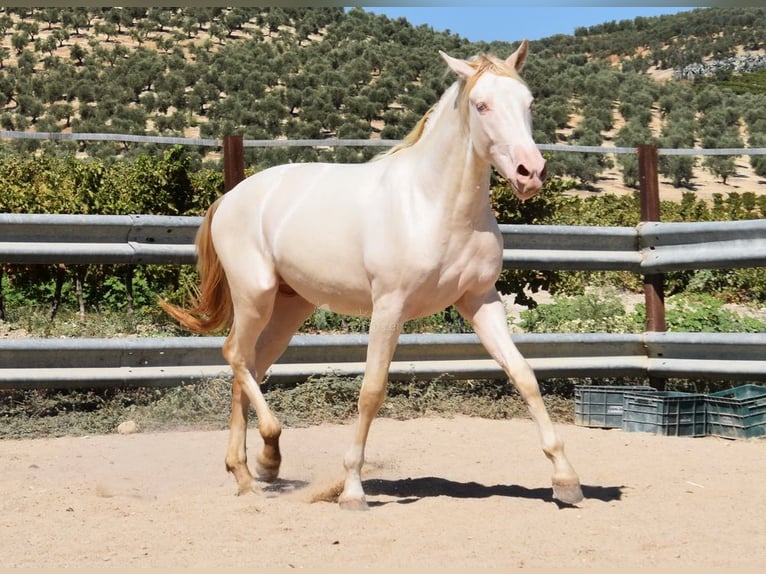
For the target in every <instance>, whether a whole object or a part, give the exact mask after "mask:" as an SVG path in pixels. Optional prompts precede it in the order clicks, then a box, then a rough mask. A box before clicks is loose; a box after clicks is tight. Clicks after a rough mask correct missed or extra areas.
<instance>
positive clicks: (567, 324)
mask: <svg viewBox="0 0 766 574" xmlns="http://www.w3.org/2000/svg"><path fill="white" fill-rule="evenodd" d="M519 326H520V327H521V328H522V329H523V330H525V331H528V332H548V333H630V332H636V331H639V330H640V324H639V323H637V322H636V318H635V315H633V314H628V313H627V312H626V310H625V307H624V305H623V303H622V301H620V299H619V298H618V297H617V295H615V294H613V293H607V294H604V295H599V294H586V295H577V296H575V297H565V298H562V299H559V300H557V301H556V302H554V303H546V304H541V305H538V306H537V307H535V308H534V309H529V310H527V311H523V312H522V313H521V323H520V325H519Z"/></svg>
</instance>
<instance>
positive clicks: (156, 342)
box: [0, 132, 766, 388]
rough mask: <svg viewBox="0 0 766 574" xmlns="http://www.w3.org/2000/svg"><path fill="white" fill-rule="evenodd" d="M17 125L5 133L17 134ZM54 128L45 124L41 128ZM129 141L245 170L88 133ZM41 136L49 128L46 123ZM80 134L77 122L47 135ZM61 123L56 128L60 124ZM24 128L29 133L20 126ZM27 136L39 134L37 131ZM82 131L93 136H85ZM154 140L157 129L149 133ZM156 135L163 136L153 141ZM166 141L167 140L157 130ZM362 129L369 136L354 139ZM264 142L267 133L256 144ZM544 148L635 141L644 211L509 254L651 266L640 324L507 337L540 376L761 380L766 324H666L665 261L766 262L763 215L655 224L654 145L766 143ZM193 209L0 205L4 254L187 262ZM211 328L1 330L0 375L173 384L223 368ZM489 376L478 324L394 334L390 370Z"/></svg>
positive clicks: (300, 365) (510, 247) (310, 363)
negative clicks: (118, 211)
mask: <svg viewBox="0 0 766 574" xmlns="http://www.w3.org/2000/svg"><path fill="white" fill-rule="evenodd" d="M14 134H16V132H0V138H1V137H12V136H13V135H14ZM48 135H50V134H48ZM87 135H89V136H92V137H95V138H96V139H99V138H98V137H97V136H106V135H108V136H109V138H108V139H119V138H123V139H124V138H131V139H130V141H154V143H186V144H191V145H220V146H221V147H222V148H223V151H224V175H225V182H226V189H230V188H231V187H233V185H235V184H236V183H237V182H238V181H240V180H241V179H242V177H243V174H244V159H243V148H244V147H246V146H253V145H260V144H262V143H264V142H246V141H244V140H243V139H242V138H241V137H238V136H229V137H227V138H224V140H223V142H218V141H217V140H185V139H183V138H147V137H144V136H117V137H116V138H115V135H114V134H87ZM42 136H43V137H44V136H45V134H42ZM53 136H54V137H56V138H57V139H63V138H64V137H70V138H71V139H83V134H76V135H74V136H72V135H63V134H53ZM59 136H60V137H59ZM24 137H31V136H29V135H28V134H25V136H24ZM34 137H41V136H40V135H39V134H35V135H34ZM84 139H88V138H87V137H85V138H84ZM155 140H157V141H155ZM159 140H162V141H159ZM165 140H172V141H165ZM359 142H364V143H359ZM393 143H396V142H387V141H383V142H381V141H380V140H377V141H375V142H374V143H372V142H370V141H369V140H359V141H357V140H349V141H346V140H335V141H333V140H321V141H313V140H306V141H299V142H284V141H277V142H269V145H317V144H318V145H392V144H393ZM264 145H265V144H264ZM540 147H541V148H543V149H554V148H555V149H556V150H559V151H579V152H598V153H638V157H639V169H640V177H639V181H640V183H641V210H642V220H643V223H642V224H640V225H639V226H637V227H635V228H627V227H611V228H607V227H581V226H526V225H503V226H501V231H502V233H503V239H504V247H505V249H504V253H503V263H504V266H505V267H513V268H527V269H568V270H572V269H587V270H628V271H633V272H636V273H640V274H643V275H644V277H645V282H644V283H645V297H646V303H647V332H646V333H643V334H636V335H609V334H576V335H575V334H556V335H554V334H524V335H515V336H514V341H515V343H516V344H517V346H518V347H519V349H520V350H521V352H522V353H524V355H525V356H526V357H527V358H528V359H529V361H530V364H531V365H532V367H533V368H534V369H535V371H536V372H537V374H538V377H539V378H552V377H554V378H567V377H595V376H628V375H629V376H645V377H649V378H650V379H654V380H655V381H657V380H659V379H661V378H664V377H717V378H727V379H747V380H766V358H764V354H763V349H764V348H766V347H765V345H766V333H756V334H737V333H735V334H731V333H729V334H722V333H714V334H711V333H706V334H703V333H665V332H663V331H664V306H663V293H662V273H664V272H666V271H671V270H678V269H702V268H735V267H750V266H761V265H766V220H752V221H742V222H707V223H660V222H659V221H658V220H659V215H660V214H659V191H658V181H657V156H658V154H662V153H667V154H668V155H670V154H677V153H679V152H684V153H690V154H697V153H701V154H717V155H755V154H760V155H763V154H766V149H755V150H754V149H741V150H729V149H727V150H657V148H655V147H653V146H640V147H639V148H637V149H633V148H595V147H593V148H591V147H577V148H573V147H570V146H540ZM199 223H200V218H189V217H163V216H145V215H131V216H73V215H25V214H0V229H2V235H1V236H0V261H2V262H4V263H25V264H42V263H73V264H74V263H82V264H85V263H129V264H148V263H155V264H188V263H193V262H194V259H195V251H194V245H193V237H194V235H195V233H196V229H197V227H198V226H199ZM221 343H222V339H220V338H217V337H212V338H211V337H207V338H197V337H182V338H158V339H150V338H147V339H134V338H128V339H68V340H48V339H19V340H3V341H0V388H53V387H99V386H107V385H121V386H126V385H168V384H177V383H178V382H180V381H182V380H191V379H198V378H201V377H208V376H211V375H215V374H220V373H228V368H227V367H226V365H225V364H224V362H223V360H222V358H221V356H220V346H221ZM365 348H366V337H364V336H356V335H341V336H328V335H319V336H308V335H296V336H295V337H294V338H293V340H292V342H291V344H290V346H289V348H288V350H287V351H286V352H285V354H284V355H283V356H282V357H281V358H280V360H279V361H278V362H277V364H275V365H274V366H273V368H272V370H271V372H270V380H271V381H274V382H279V381H296V380H303V379H305V378H307V377H309V376H311V375H312V374H320V373H322V372H334V373H339V374H359V373H361V372H362V370H363V361H364V353H365ZM444 374H448V375H449V376H452V377H456V378H460V377H463V378H465V377H470V378H493V377H501V376H503V374H502V373H501V371H500V370H499V367H498V366H497V365H496V364H495V363H494V362H493V361H491V360H490V359H489V357H488V355H487V354H486V352H485V351H484V349H483V348H482V347H481V345H480V344H479V342H478V340H477V339H476V338H475V336H473V335H402V336H401V338H400V344H399V348H398V350H397V354H396V355H395V357H394V363H393V364H392V368H391V376H392V378H415V379H419V378H432V377H436V376H440V375H444Z"/></svg>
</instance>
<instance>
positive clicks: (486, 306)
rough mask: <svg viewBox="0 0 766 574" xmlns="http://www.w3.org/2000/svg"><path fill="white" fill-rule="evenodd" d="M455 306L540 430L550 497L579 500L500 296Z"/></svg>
mask: <svg viewBox="0 0 766 574" xmlns="http://www.w3.org/2000/svg"><path fill="white" fill-rule="evenodd" d="M456 307H457V309H458V310H459V311H460V313H461V314H462V315H463V316H464V317H465V318H466V319H467V320H468V321H470V322H471V324H472V325H473V329H474V331H475V333H476V334H477V335H478V337H479V340H480V341H481V342H482V344H483V345H484V347H485V348H486V349H487V351H488V352H489V354H490V355H491V356H492V358H493V359H495V360H496V361H497V362H498V363H499V364H500V366H501V367H502V368H503V370H504V371H505V373H506V374H507V375H508V377H509V378H510V380H511V381H512V382H513V384H514V385H515V386H516V388H517V389H518V391H519V393H520V394H521V397H522V399H524V402H525V403H526V405H527V407H528V408H529V412H530V414H531V415H532V419H533V420H534V421H535V423H536V424H537V430H538V432H539V433H540V440H541V442H542V447H543V452H544V453H545V455H546V456H547V457H548V458H549V459H550V461H551V462H552V463H553V496H554V497H555V498H557V499H558V500H560V501H562V502H565V503H568V504H576V503H577V502H580V501H581V500H582V498H583V495H582V489H581V488H580V480H579V478H578V477H577V473H576V472H575V470H574V468H573V467H572V465H571V464H570V463H569V460H568V459H567V457H566V455H565V454H564V443H563V442H562V440H561V439H560V438H559V436H558V434H557V433H556V431H555V429H554V428H553V423H552V422H551V419H550V416H548V411H547V410H546V408H545V404H544V403H543V399H542V396H541V395H540V388H539V386H538V384H537V378H536V377H535V375H534V373H533V372H532V369H531V367H530V366H529V364H528V363H527V361H526V360H525V359H524V357H522V356H521V353H519V351H518V349H517V348H516V345H514V343H513V341H512V340H511V335H510V333H509V331H508V323H507V319H506V313H505V308H504V307H503V303H502V301H501V300H500V295H499V294H498V292H497V291H495V290H492V291H487V292H484V293H468V294H466V295H465V296H463V298H462V299H461V300H460V301H458V302H457V304H456Z"/></svg>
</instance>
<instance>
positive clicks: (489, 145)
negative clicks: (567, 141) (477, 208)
mask: <svg viewBox="0 0 766 574" xmlns="http://www.w3.org/2000/svg"><path fill="white" fill-rule="evenodd" d="M527 47H528V44H527V41H526V40H524V41H523V42H522V43H521V46H519V48H518V49H517V50H516V51H515V52H514V53H513V54H511V55H510V56H509V57H508V58H507V59H506V60H499V59H496V58H493V57H490V56H479V57H478V58H476V59H473V60H470V61H466V60H460V59H457V58H453V57H451V56H448V55H447V54H445V53H444V52H440V53H441V55H442V57H443V58H444V60H445V61H446V62H447V64H448V65H449V67H450V68H451V69H452V70H453V71H454V72H455V73H456V74H457V75H458V76H459V77H460V80H461V92H460V93H461V96H459V97H460V100H461V101H460V103H459V105H460V106H461V107H462V111H463V113H464V114H466V119H467V125H468V129H469V131H470V138H471V141H472V143H473V146H474V148H475V150H476V152H477V153H478V154H479V155H480V156H481V157H482V158H484V159H485V160H486V161H488V162H489V163H491V164H492V165H494V166H495V168H496V169H497V170H498V171H499V172H500V173H501V174H502V175H503V176H504V177H505V178H507V179H508V181H510V182H511V186H512V187H513V190H514V192H515V194H516V196H517V197H518V198H519V199H521V200H526V199H529V198H530V197H532V196H534V195H535V194H537V193H538V192H539V191H540V189H541V188H542V185H543V181H544V180H545V176H546V168H545V159H544V158H543V156H542V155H541V154H540V151H539V150H538V149H537V146H536V145H535V142H534V141H533V139H532V113H531V110H530V108H531V105H532V94H531V93H530V91H529V88H528V87H527V85H526V84H525V83H524V82H523V81H522V80H521V77H520V76H519V74H518V72H519V70H521V68H522V67H523V66H524V60H525V59H526V57H527Z"/></svg>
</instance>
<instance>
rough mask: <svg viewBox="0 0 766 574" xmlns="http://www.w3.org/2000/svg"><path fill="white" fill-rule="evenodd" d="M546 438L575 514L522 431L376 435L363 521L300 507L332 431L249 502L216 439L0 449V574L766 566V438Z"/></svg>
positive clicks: (340, 446) (423, 427) (403, 429)
mask: <svg viewBox="0 0 766 574" xmlns="http://www.w3.org/2000/svg"><path fill="white" fill-rule="evenodd" d="M559 429H560V432H561V434H562V436H563V437H564V438H565V441H566V443H567V452H568V453H569V456H570V459H571V460H572V462H573V464H574V465H575V466H576V468H577V469H578V472H579V473H580V476H581V479H582V482H583V490H584V492H585V495H586V497H587V498H586V500H585V501H583V502H582V503H581V504H580V505H578V506H577V507H564V508H562V507H560V506H559V505H558V504H556V503H555V502H554V501H553V500H552V498H551V490H550V486H549V474H550V470H551V469H550V465H549V463H548V461H547V459H546V458H545V457H544V456H543V454H542V452H541V451H540V450H539V446H538V440H537V433H536V430H535V428H534V425H533V424H532V423H531V422H530V421H528V420H503V421H497V420H483V419H474V418H455V419H441V418H433V419H431V418H426V419H420V420H409V421H394V420H387V419H380V420H378V421H376V423H375V425H374V426H373V431H372V433H371V437H370V442H369V448H368V461H369V464H368V465H367V473H366V476H365V488H366V490H367V493H368V498H369V500H370V502H371V506H372V508H371V510H370V511H369V512H345V511H341V510H340V509H339V508H338V507H337V505H335V504H333V503H329V502H317V503H308V502H307V499H308V498H310V497H311V496H312V494H314V493H316V492H317V491H318V490H321V489H323V487H325V486H326V485H328V484H330V483H332V482H333V481H334V479H335V478H336V477H338V476H339V473H338V472H337V471H338V469H339V468H340V460H341V456H342V454H343V452H344V450H345V446H346V445H347V442H348V440H349V437H350V428H349V427H348V426H343V425H322V426H316V427H310V428H300V429H286V430H285V431H284V433H283V450H284V454H285V462H284V465H283V478H282V479H281V480H280V481H279V482H278V483H277V484H275V485H274V486H271V487H269V489H268V490H267V491H266V492H265V494H264V495H263V496H260V497H259V496H255V495H252V496H244V497H236V496H234V491H235V487H234V481H233V479H232V478H231V477H230V476H228V475H227V473H226V472H225V471H224V465H223V455H224V446H225V443H226V433H225V432H196V431H194V432H168V433H161V434H142V433H140V432H139V433H137V434H132V435H117V434H115V435H109V436H92V437H84V438H74V437H65V438H57V439H39V440H6V441H1V442H0V460H2V468H3V471H2V473H1V474H0V487H1V488H2V493H3V496H2V498H0V564H2V565H3V566H4V567H18V566H27V567H29V566H32V567H72V566H91V567H92V566H96V567H103V566H106V567H111V566H115V567H116V566H137V567H173V566H176V567H206V568H214V567H233V566H246V567H250V568H257V567H262V566H268V567H294V568H317V567H340V566H345V567H349V566H352V567H370V566H372V567H386V568H388V567H407V566H410V567H411V566H415V565H417V566H418V567H419V568H420V567H442V566H451V567H457V568H461V569H463V568H466V567H521V566H528V567H536V566H606V567H609V568H610V569H613V568H615V567H619V566H622V565H651V566H652V567H659V566H695V567H712V566H726V567H742V566H750V567H758V566H763V564H764V563H766V526H764V516H766V495H765V494H764V485H763V477H764V476H766V441H764V440H755V439H754V440H747V441H729V440H724V439H717V438H712V437H707V438H675V437H673V438H670V437H657V436H654V435H649V434H642V433H626V432H623V431H620V430H601V429H587V428H582V427H576V426H569V425H564V426H561V427H559ZM251 437H252V438H251V447H252V445H253V444H256V445H257V443H258V440H259V438H258V437H257V433H253V434H251Z"/></svg>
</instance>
